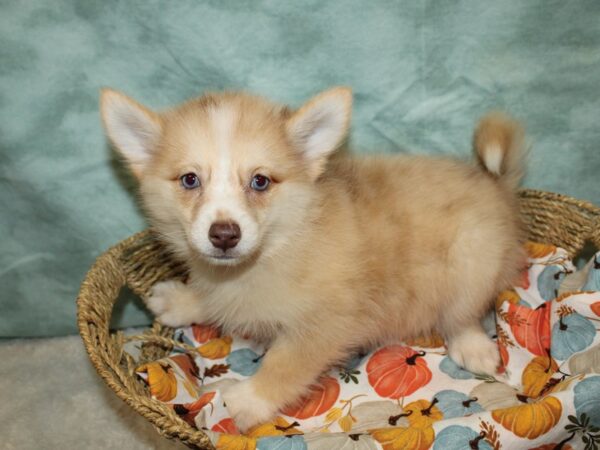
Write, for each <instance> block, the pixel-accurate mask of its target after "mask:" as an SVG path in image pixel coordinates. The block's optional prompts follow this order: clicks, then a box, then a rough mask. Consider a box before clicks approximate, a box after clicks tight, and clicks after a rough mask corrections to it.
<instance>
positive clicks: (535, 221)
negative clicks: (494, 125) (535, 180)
mask: <svg viewBox="0 0 600 450" xmlns="http://www.w3.org/2000/svg"><path fill="white" fill-rule="evenodd" d="M519 195H520V209H521V214H522V217H523V221H524V224H525V225H526V227H527V232H528V237H529V239H530V240H532V241H536V242H541V243H549V244H554V245H557V246H559V247H562V248H564V249H565V250H567V251H568V253H569V255H570V256H571V257H574V256H576V255H577V254H578V253H579V252H580V251H581V250H582V249H583V247H584V246H585V245H586V243H591V244H593V245H594V246H595V247H596V248H597V249H600V208H598V207H596V206H594V205H592V204H591V203H588V202H584V201H580V200H576V199H574V198H570V197H567V196H564V195H559V194H554V193H549V192H542V191H535V190H523V191H521V192H520V193H519ZM185 273H186V269H185V267H184V266H183V265H182V264H181V263H178V262H176V261H174V260H173V259H172V258H171V257H170V255H169V253H168V252H167V250H166V249H165V247H164V246H163V245H162V244H161V243H160V241H159V240H158V239H157V237H156V235H155V234H154V233H153V232H152V231H151V230H146V231H143V232H141V233H138V234H136V235H134V236H131V237H130V238H128V239H126V240H124V241H122V242H120V243H119V244H117V245H115V246H114V247H112V248H110V249H109V250H108V251H106V252H105V253H104V254H102V255H101V256H100V257H99V258H98V259H97V260H96V262H95V264H94V265H93V266H92V268H91V269H90V271H89V272H88V274H87V276H86V278H85V280H84V281H83V283H82V285H81V290H80V292H79V297H78V298H77V307H78V312H77V319H78V326H79V331H80V334H81V337H82V339H83V342H84V344H85V348H86V350H87V353H88V355H89V357H90V360H91V361H92V364H93V365H94V367H95V368H96V370H97V371H98V373H99V374H100V376H101V377H102V378H103V379H104V381H105V382H106V384H107V385H108V386H109V387H110V388H111V389H112V390H113V391H115V393H116V394H117V395H118V396H119V397H120V398H121V399H122V400H124V401H125V402H126V403H127V404H128V405H130V406H131V407H132V408H133V409H135V410H136V411H137V412H138V413H139V414H141V415H142V416H144V417H145V418H146V419H148V420H149V421H150V422H151V423H152V424H153V425H154V427H155V428H156V429H157V430H158V432H159V433H160V434H161V435H163V436H165V437H167V438H173V439H179V440H180V441H182V442H183V443H184V444H186V445H188V446H189V447H191V448H198V449H213V448H214V446H213V445H212V443H211V442H210V440H209V438H208V436H207V435H206V434H205V433H204V432H202V431H200V430H197V429H195V428H193V427H192V426H190V425H189V424H187V423H186V422H184V421H183V420H182V419H181V418H179V417H178V416H177V415H176V414H175V412H174V411H173V409H172V408H170V407H169V406H167V405H166V404H164V403H162V402H160V401H158V400H153V399H152V398H151V397H150V392H149V390H148V388H147V386H146V384H145V382H144V381H142V380H141V379H140V378H139V377H138V376H137V375H136V373H135V369H136V368H137V367H138V366H139V365H140V364H143V363H146V362H149V361H154V360H156V359H159V358H161V357H164V356H166V355H168V354H169V353H170V352H171V350H172V349H173V347H174V346H175V345H177V346H178V347H182V344H181V343H176V342H175V341H174V340H173V339H172V336H173V330H172V329H170V328H168V327H164V326H162V325H160V324H159V323H157V322H155V323H154V324H153V325H152V327H151V328H148V329H147V330H145V332H144V333H143V334H141V335H136V336H125V335H124V334H123V333H122V332H121V331H114V330H111V329H110V321H111V316H112V312H113V307H114V305H115V302H116V300H117V298H118V296H119V293H120V291H121V289H123V288H124V287H128V288H129V289H131V290H132V291H133V292H134V293H135V294H137V295H139V296H141V297H142V298H143V297H145V296H146V295H147V294H148V292H149V291H150V289H151V287H152V285H154V284H155V283H156V282H158V281H161V280H165V279H169V278H183V277H185ZM131 341H141V342H142V346H141V353H140V354H139V355H136V356H135V357H134V356H133V355H132V354H130V353H128V352H127V351H126V349H125V344H126V343H127V342H131ZM184 347H185V346H184ZM189 350H191V351H194V349H191V348H190V349H189Z"/></svg>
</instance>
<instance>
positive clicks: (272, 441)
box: [256, 435, 307, 450]
mask: <svg viewBox="0 0 600 450" xmlns="http://www.w3.org/2000/svg"><path fill="white" fill-rule="evenodd" d="M256 449H257V450H306V449H307V447H306V442H304V437H303V436H299V435H293V436H272V437H264V438H261V439H259V440H258V445H257V446H256Z"/></svg>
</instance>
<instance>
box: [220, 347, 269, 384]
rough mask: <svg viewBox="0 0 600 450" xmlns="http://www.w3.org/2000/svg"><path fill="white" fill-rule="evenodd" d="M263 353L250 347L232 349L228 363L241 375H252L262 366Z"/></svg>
mask: <svg viewBox="0 0 600 450" xmlns="http://www.w3.org/2000/svg"><path fill="white" fill-rule="evenodd" d="M263 356H264V354H263V355H258V354H256V352H254V351H252V350H250V349H249V348H241V349H239V350H234V351H232V352H231V353H230V354H229V355H228V356H227V360H226V361H227V364H229V368H230V369H231V370H232V371H233V372H235V373H239V374H240V375H244V376H245V377H249V376H252V375H254V374H255V373H256V371H257V370H258V368H259V367H260V363H261V361H262V357H263Z"/></svg>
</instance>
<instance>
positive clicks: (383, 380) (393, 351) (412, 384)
mask: <svg viewBox="0 0 600 450" xmlns="http://www.w3.org/2000/svg"><path fill="white" fill-rule="evenodd" d="M423 356H425V352H416V351H415V350H413V349H412V348H410V347H405V346H403V345H392V346H389V347H384V348H382V349H381V350H378V351H377V352H375V353H374V354H373V356H371V359H370V360H369V362H368V363H367V375H368V377H369V384H370V385H371V386H372V387H373V389H375V392H377V394H379V396H381V397H388V398H393V399H399V398H401V397H405V396H407V395H410V394H412V393H413V392H415V391H416V390H417V389H419V388H421V387H423V386H425V385H426V384H427V383H429V381H431V370H429V367H427V362H426V361H425V359H423V358H422V357H423Z"/></svg>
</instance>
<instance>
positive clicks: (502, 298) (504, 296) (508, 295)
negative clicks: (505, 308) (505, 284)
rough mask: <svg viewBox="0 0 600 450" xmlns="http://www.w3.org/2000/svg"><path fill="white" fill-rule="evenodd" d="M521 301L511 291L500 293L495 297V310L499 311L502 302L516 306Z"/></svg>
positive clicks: (517, 295)
mask: <svg viewBox="0 0 600 450" xmlns="http://www.w3.org/2000/svg"><path fill="white" fill-rule="evenodd" d="M520 301H521V297H519V294H517V293H516V292H515V291H513V290H506V291H502V292H500V293H499V294H498V297H496V309H499V308H500V307H501V306H502V304H503V303H504V302H508V303H510V304H513V305H518V304H519V302H520Z"/></svg>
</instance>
